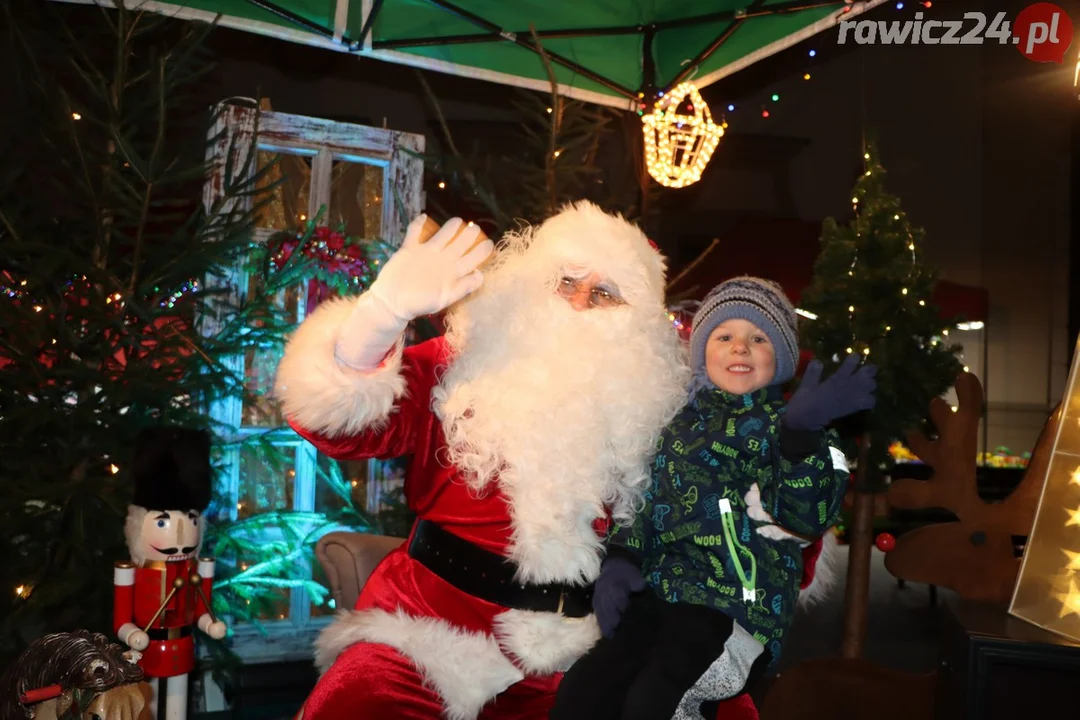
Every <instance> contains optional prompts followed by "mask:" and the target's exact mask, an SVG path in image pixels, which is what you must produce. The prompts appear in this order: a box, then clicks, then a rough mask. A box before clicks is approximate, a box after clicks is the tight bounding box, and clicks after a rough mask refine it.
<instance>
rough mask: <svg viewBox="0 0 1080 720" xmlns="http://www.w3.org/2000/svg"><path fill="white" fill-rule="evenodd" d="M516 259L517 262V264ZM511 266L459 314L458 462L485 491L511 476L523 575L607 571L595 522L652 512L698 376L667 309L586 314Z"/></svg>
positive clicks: (448, 429)
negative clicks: (662, 463)
mask: <svg viewBox="0 0 1080 720" xmlns="http://www.w3.org/2000/svg"><path fill="white" fill-rule="evenodd" d="M513 264H514V263H511V265H513ZM536 272H543V270H542V269H538V270H536V271H534V272H531V273H525V274H523V273H522V272H521V271H520V269H518V271H517V272H515V271H514V268H513V267H506V266H504V267H501V268H498V269H497V270H496V271H494V272H489V273H488V274H486V278H485V285H484V287H483V288H482V289H481V291H480V292H478V293H477V294H476V295H475V296H474V297H471V298H469V300H468V301H467V302H466V303H463V304H462V306H460V307H459V308H457V309H456V310H455V312H454V313H453V314H452V316H451V318H450V331H449V333H448V339H449V341H450V343H451V346H452V347H453V348H454V350H455V352H456V355H455V357H454V360H453V361H452V364H451V366H450V367H449V369H448V370H447V371H446V373H445V375H444V376H443V378H442V380H441V382H440V384H439V386H438V387H436V389H435V391H434V399H435V404H434V409H435V412H436V413H437V414H438V416H439V417H440V419H441V420H442V423H443V430H444V433H445V436H446V441H447V445H448V450H449V454H450V457H449V459H450V460H451V461H452V462H453V463H454V464H455V465H456V467H457V468H458V469H459V470H460V471H461V472H462V473H463V475H464V477H465V478H466V479H467V481H468V482H469V484H470V485H471V486H472V487H473V488H474V489H475V490H477V491H479V490H481V489H483V488H485V487H486V486H488V484H489V483H492V482H494V481H497V482H498V483H499V487H500V489H501V490H502V491H503V492H504V493H505V494H506V495H507V496H508V498H509V499H510V509H511V513H512V515H513V518H514V520H515V522H514V534H513V537H512V539H511V543H512V545H511V555H512V556H513V557H514V558H515V559H516V560H518V562H519V566H520V568H521V570H520V574H521V575H522V576H523V577H522V579H523V580H530V581H534V582H550V581H552V580H565V579H567V578H566V577H565V576H566V574H567V569H568V568H573V569H574V572H575V574H577V575H578V576H579V577H580V578H581V579H582V580H586V581H589V580H592V579H594V578H595V576H596V574H597V572H598V571H599V563H600V560H601V557H600V553H599V552H598V550H599V548H600V540H599V538H597V537H596V534H595V532H594V530H593V529H592V522H593V521H594V520H595V519H596V518H598V517H603V516H604V515H605V506H607V507H608V508H609V509H610V511H611V513H612V515H613V516H614V517H615V518H616V520H619V521H623V522H626V521H628V520H630V519H631V517H632V515H633V512H634V511H635V510H636V509H638V508H640V506H641V503H642V494H643V492H644V490H645V489H646V488H647V486H648V480H649V467H648V464H649V461H650V458H651V455H652V453H653V451H654V449H655V447H656V441H657V438H658V436H659V433H660V431H661V429H662V428H663V426H664V425H665V424H666V423H667V422H668V421H669V420H670V419H671V418H672V417H673V416H674V414H675V413H676V412H677V411H678V410H679V408H681V407H682V405H683V403H684V401H685V396H686V387H687V379H688V374H687V370H686V366H685V363H684V361H683V358H682V356H681V354H680V353H681V349H680V347H679V345H678V340H677V336H676V335H675V332H674V328H672V326H671V324H670V323H669V321H668V319H667V317H666V315H665V314H664V313H663V312H662V310H663V309H662V308H659V307H657V308H652V309H641V308H634V307H631V306H629V305H625V306H621V307H619V308H611V309H602V308H596V309H590V310H586V311H582V312H579V311H575V310H574V309H573V308H572V307H571V306H570V304H569V303H568V302H566V301H565V300H563V299H562V298H560V297H558V296H557V295H556V294H555V292H554V282H555V281H556V280H557V279H558V275H557V273H556V274H551V273H548V276H549V277H550V280H543V279H538V278H537V277H536Z"/></svg>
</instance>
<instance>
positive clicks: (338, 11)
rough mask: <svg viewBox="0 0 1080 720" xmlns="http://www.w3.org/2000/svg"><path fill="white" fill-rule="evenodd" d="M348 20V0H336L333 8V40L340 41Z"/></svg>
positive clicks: (343, 35)
mask: <svg viewBox="0 0 1080 720" xmlns="http://www.w3.org/2000/svg"><path fill="white" fill-rule="evenodd" d="M348 20H349V0H337V5H336V7H335V8H334V40H335V41H336V42H341V39H342V38H343V37H345V25H346V23H347V22H348Z"/></svg>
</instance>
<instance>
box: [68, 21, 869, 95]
mask: <svg viewBox="0 0 1080 720" xmlns="http://www.w3.org/2000/svg"><path fill="white" fill-rule="evenodd" d="M64 1H67V2H82V3H85V2H95V1H96V2H108V0H64ZM884 1H885V0H860V1H858V2H852V1H851V0H846V1H845V0H678V1H676V0H176V1H175V2H163V1H158V0H147V1H146V2H143V3H139V5H140V7H141V8H143V9H145V10H150V11H153V12H160V13H162V14H166V15H172V16H174V17H178V18H181V19H188V20H205V21H213V20H215V19H217V21H218V22H219V23H220V24H221V25H222V26H225V27H231V28H236V29H239V30H245V31H248V32H254V33H258V34H261V35H268V36H272V37H277V38H281V39H284V40H290V41H293V42H300V43H304V44H307V45H314V46H319V47H325V48H328V49H333V50H339V51H344V52H352V53H356V54H357V55H360V56H362V57H372V58H377V59H380V60H385V61H388V62H394V63H401V64H405V65H411V66H415V67H421V68H426V69H429V70H434V71H439V72H446V73H451V74H454V75H464V76H466V77H472V78H478V79H483V80H490V81H493V82H498V83H503V84H507V85H515V86H519V87H527V88H534V89H538V90H547V89H549V88H550V87H551V83H550V80H549V78H548V75H547V69H546V67H545V64H544V63H543V62H542V60H541V58H540V56H539V52H540V50H539V49H538V48H537V46H536V40H535V39H534V35H533V31H534V30H535V38H538V39H539V42H540V45H541V47H542V51H543V53H544V54H545V55H546V56H547V58H548V60H549V61H550V64H551V66H552V68H553V70H554V73H555V76H556V79H557V81H558V83H559V85H560V91H561V92H562V93H564V94H565V95H567V96H569V97H573V98H576V99H579V100H585V101H588V102H594V103H599V104H602V105H610V106H614V107H619V108H626V109H630V110H637V109H639V107H640V105H639V103H640V102H641V98H644V99H649V98H651V97H652V96H653V94H654V93H655V92H657V91H663V90H666V89H669V88H672V87H674V86H675V85H678V84H679V83H680V82H682V81H685V80H692V81H693V83H694V84H695V85H696V86H698V87H704V86H706V85H709V84H710V83H713V82H716V81H717V80H720V79H721V78H723V77H726V76H728V75H731V74H732V73H734V72H737V71H738V70H741V69H742V68H745V67H747V66H748V65H751V64H753V63H754V62H756V61H758V60H760V59H762V58H765V57H768V56H770V55H772V54H774V53H777V52H779V51H781V50H784V49H785V48H788V47H791V46H792V45H794V44H796V43H798V42H800V41H802V40H805V39H806V38H808V37H810V36H812V35H815V34H817V33H819V32H822V31H824V30H826V29H828V28H831V27H833V26H835V25H836V24H837V23H838V22H839V21H840V20H850V19H852V18H854V17H855V16H857V15H859V14H861V13H863V12H866V11H867V10H869V9H871V8H873V7H876V6H877V5H880V4H881V3H883V2H884Z"/></svg>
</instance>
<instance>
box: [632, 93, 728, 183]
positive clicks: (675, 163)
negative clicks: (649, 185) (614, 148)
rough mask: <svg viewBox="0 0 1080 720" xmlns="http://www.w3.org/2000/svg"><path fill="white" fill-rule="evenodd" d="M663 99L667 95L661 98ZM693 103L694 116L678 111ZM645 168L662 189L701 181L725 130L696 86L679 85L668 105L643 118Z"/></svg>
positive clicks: (658, 105)
mask: <svg viewBox="0 0 1080 720" xmlns="http://www.w3.org/2000/svg"><path fill="white" fill-rule="evenodd" d="M660 97H663V93H661V94H660ZM687 100H689V103H690V105H691V106H692V107H693V114H692V115H685V114H680V113H679V112H678V111H679V109H680V107H681V106H682V105H683V103H684V102H686V101H687ZM641 122H642V133H643V134H644V138H645V164H646V166H647V168H648V170H649V174H650V175H652V177H653V178H654V179H655V180H656V181H657V182H658V183H660V184H661V185H664V186H665V187H671V188H681V187H686V186H687V185H692V184H693V183H696V182H697V181H698V180H700V179H701V173H702V172H703V171H704V170H705V165H706V164H707V163H708V162H709V159H710V158H711V157H712V154H713V151H714V150H715V149H716V146H717V145H718V144H719V143H720V138H721V137H722V136H723V134H724V129H723V128H722V127H720V126H719V125H717V124H715V123H714V122H713V119H712V113H710V112H709V106H708V105H706V104H705V101H704V100H703V99H702V97H701V94H700V93H699V92H698V90H697V88H696V87H694V85H693V84H691V83H688V82H685V83H681V84H680V85H678V86H677V87H676V88H675V89H674V90H672V91H671V94H670V95H669V96H668V98H667V99H666V100H665V101H657V102H656V103H655V105H654V107H653V111H652V112H651V113H649V114H648V115H644V116H643V117H642V118H641Z"/></svg>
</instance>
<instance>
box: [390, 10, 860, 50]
mask: <svg viewBox="0 0 1080 720" xmlns="http://www.w3.org/2000/svg"><path fill="white" fill-rule="evenodd" d="M429 2H433V0H429ZM435 4H436V5H439V6H440V7H444V8H445V7H446V5H449V3H446V4H445V5H444V4H443V3H435ZM844 4H846V3H844V1H843V0H828V1H827V2H807V0H798V1H797V2H788V3H778V4H775V5H769V6H768V7H762V8H758V9H756V10H747V11H746V13H745V15H743V14H741V13H738V12H736V11H735V10H723V11H719V12H713V13H707V14H704V15H693V16H691V17H685V18H676V19H674V20H665V21H663V22H658V23H650V24H648V25H620V26H614V27H588V28H563V29H559V30H537V31H536V34H537V36H538V37H541V38H544V39H547V40H557V39H567V38H578V37H604V36H608V35H638V34H641V33H646V32H649V31H653V32H657V31H660V30H669V29H672V28H679V27H685V26H687V25H700V24H701V23H705V22H721V21H725V20H735V19H736V18H737V17H739V18H742V17H745V18H747V19H749V18H755V17H765V16H767V15H781V14H786V13H793V12H800V11H802V10H816V9H817V8H822V7H830V6H833V5H844ZM451 12H453V11H451ZM462 12H464V13H468V11H467V10H462ZM468 15H472V14H471V13H468ZM462 17H463V18H464V19H466V20H472V19H473V18H474V17H476V16H475V15H473V16H472V17H467V16H465V15H462ZM477 19H478V20H482V18H477ZM492 27H493V28H494V27H495V26H492ZM509 34H510V35H528V34H529V31H528V30H519V31H515V32H511V33H509ZM502 37H503V31H502V30H501V29H498V28H495V29H493V30H492V31H491V32H486V33H466V34H461V35H439V36H434V37H414V38H394V39H392V40H391V39H387V40H381V41H379V43H378V47H379V48H380V49H388V50H392V49H397V48H406V47H427V46H431V45H464V44H468V43H484V42H494V41H496V40H501V39H502Z"/></svg>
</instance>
